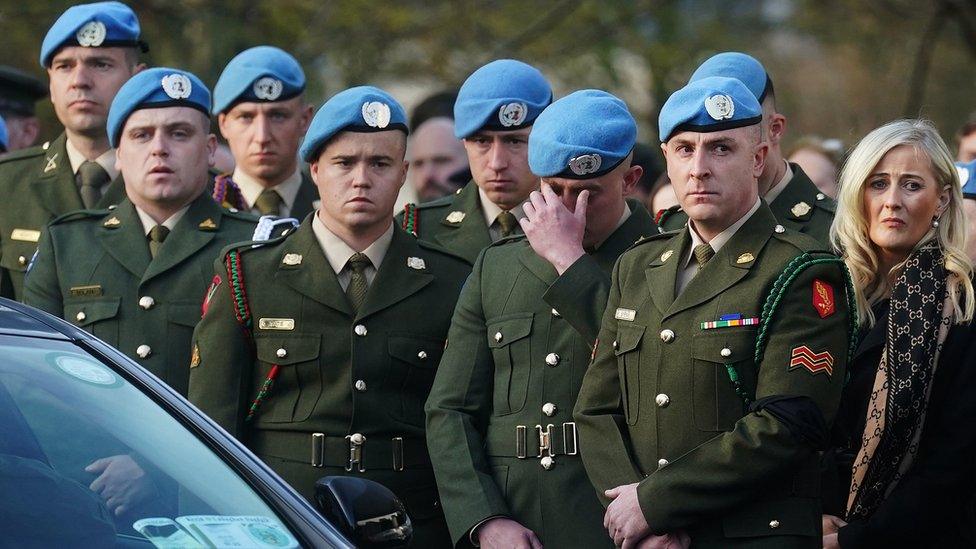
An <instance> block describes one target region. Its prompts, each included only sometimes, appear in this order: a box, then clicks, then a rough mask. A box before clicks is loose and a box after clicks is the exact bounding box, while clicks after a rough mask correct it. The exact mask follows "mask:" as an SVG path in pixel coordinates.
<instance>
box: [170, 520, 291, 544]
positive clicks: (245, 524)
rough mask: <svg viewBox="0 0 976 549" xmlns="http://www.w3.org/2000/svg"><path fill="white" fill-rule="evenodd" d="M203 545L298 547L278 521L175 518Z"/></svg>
mask: <svg viewBox="0 0 976 549" xmlns="http://www.w3.org/2000/svg"><path fill="white" fill-rule="evenodd" d="M176 522H178V523H179V524H180V525H181V526H183V528H184V529H185V530H186V531H187V532H188V533H189V534H190V535H192V536H193V537H194V538H196V540H197V541H198V542H200V543H203V544H204V545H206V546H207V547H215V548H216V549H223V548H228V549H230V548H236V547H276V548H282V549H292V548H297V547H299V545H298V540H296V539H295V538H294V537H293V536H292V535H291V534H290V533H289V532H288V530H286V529H285V527H284V526H282V524H281V523H280V522H278V521H277V520H276V519H273V518H270V517H259V516H226V517H225V516H220V515H191V516H185V517H178V518H177V519H176Z"/></svg>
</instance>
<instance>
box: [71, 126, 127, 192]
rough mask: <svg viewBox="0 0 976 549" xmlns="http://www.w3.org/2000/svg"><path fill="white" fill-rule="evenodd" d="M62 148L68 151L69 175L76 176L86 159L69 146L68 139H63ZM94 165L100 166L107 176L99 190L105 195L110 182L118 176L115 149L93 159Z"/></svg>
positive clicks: (72, 146) (73, 147)
mask: <svg viewBox="0 0 976 549" xmlns="http://www.w3.org/2000/svg"><path fill="white" fill-rule="evenodd" d="M64 148H65V149H67V151H68V163H69V164H70V165H71V173H73V174H74V175H76V176H77V175H78V169H79V168H81V165H82V164H83V163H84V162H85V161H86V160H88V159H87V158H85V155H83V154H81V151H79V150H78V149H77V148H75V146H74V145H72V144H71V140H70V139H65V147H64ZM95 163H97V164H98V165H99V166H101V167H102V169H103V170H105V173H107V174H108V183H106V184H104V185H102V188H101V189H100V190H101V191H102V194H105V191H106V190H107V189H108V187H109V185H111V184H112V180H114V179H115V178H116V177H118V176H119V170H117V169H116V168H115V149H109V150H107V151H105V152H103V153H102V154H101V155H100V156H99V157H98V158H96V159H95Z"/></svg>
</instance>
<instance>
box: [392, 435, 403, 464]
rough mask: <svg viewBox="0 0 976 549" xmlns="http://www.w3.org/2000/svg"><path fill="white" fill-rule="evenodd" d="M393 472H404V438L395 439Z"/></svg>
mask: <svg viewBox="0 0 976 549" xmlns="http://www.w3.org/2000/svg"><path fill="white" fill-rule="evenodd" d="M393 470H394V471H402V470H403V437H393Z"/></svg>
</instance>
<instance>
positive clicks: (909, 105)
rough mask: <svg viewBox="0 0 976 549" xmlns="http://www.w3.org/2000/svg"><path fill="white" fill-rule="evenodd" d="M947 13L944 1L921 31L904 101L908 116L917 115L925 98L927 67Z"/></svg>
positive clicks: (905, 113) (905, 112)
mask: <svg viewBox="0 0 976 549" xmlns="http://www.w3.org/2000/svg"><path fill="white" fill-rule="evenodd" d="M948 15H949V7H948V6H947V5H946V4H945V3H940V5H939V7H938V8H937V9H936V10H935V12H934V13H932V17H931V18H930V19H929V22H928V24H927V25H926V26H925V30H924V31H923V32H922V36H921V39H920V40H919V43H918V50H917V51H916V53H915V65H914V67H913V68H912V75H911V78H910V79H909V81H908V99H907V100H906V101H905V109H904V111H903V113H904V115H905V116H906V117H908V118H914V117H917V116H918V114H919V111H920V109H921V108H922V102H923V101H924V100H925V83H926V80H927V79H928V74H929V67H930V66H931V64H932V55H933V54H934V53H935V45H936V42H937V41H938V39H939V35H940V34H942V29H943V28H944V27H945V22H946V19H948Z"/></svg>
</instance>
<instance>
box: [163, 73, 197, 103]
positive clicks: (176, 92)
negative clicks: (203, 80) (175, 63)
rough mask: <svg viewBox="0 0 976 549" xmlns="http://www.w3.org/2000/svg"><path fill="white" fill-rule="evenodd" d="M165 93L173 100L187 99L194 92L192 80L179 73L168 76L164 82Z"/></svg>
mask: <svg viewBox="0 0 976 549" xmlns="http://www.w3.org/2000/svg"><path fill="white" fill-rule="evenodd" d="M162 84H163V91H164V92H166V95H168V96H170V97H171V98H173V99H186V98H188V97H190V92H192V91H193V84H191V83H190V79H189V78H187V77H186V76H184V75H182V74H179V73H172V74H167V75H166V76H164V77H163V80H162Z"/></svg>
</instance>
